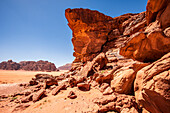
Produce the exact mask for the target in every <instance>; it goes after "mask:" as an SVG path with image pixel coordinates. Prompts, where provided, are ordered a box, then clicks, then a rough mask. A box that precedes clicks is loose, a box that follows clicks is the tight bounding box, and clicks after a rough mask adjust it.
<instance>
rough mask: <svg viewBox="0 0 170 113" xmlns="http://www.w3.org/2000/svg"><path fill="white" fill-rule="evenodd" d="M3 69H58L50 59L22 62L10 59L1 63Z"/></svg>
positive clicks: (0, 67) (0, 66)
mask: <svg viewBox="0 0 170 113" xmlns="http://www.w3.org/2000/svg"><path fill="white" fill-rule="evenodd" d="M0 69H3V70H26V71H57V70H58V69H57V68H56V67H55V64H54V63H51V62H48V61H42V60H40V61H37V62H35V61H21V62H20V63H16V62H13V61H12V60H8V61H7V62H1V63H0Z"/></svg>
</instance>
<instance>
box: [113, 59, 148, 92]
mask: <svg viewBox="0 0 170 113" xmlns="http://www.w3.org/2000/svg"><path fill="white" fill-rule="evenodd" d="M146 65H148V63H140V62H135V61H132V62H131V64H130V65H129V66H125V67H124V66H123V67H121V68H119V69H117V70H115V71H114V73H113V76H112V77H113V78H112V81H111V88H112V89H113V90H114V91H115V92H117V93H123V94H133V84H134V80H135V78H136V73H137V72H138V71H139V70H140V69H141V68H143V67H145V66H146Z"/></svg>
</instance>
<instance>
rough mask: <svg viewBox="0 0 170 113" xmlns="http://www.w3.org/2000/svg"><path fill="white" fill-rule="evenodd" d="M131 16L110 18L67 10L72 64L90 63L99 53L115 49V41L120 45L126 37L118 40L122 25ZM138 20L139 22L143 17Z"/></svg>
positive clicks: (82, 10)
mask: <svg viewBox="0 0 170 113" xmlns="http://www.w3.org/2000/svg"><path fill="white" fill-rule="evenodd" d="M133 15H134V14H126V15H122V16H120V17H116V18H112V17H109V16H106V15H104V14H102V13H100V12H98V11H92V10H89V9H82V8H81V9H67V10H66V11H65V16H66V18H67V20H68V22H69V23H68V25H69V27H70V28H71V30H72V31H73V38H72V42H73V46H74V51H75V52H74V54H73V55H74V56H75V57H76V59H75V61H74V62H86V61H91V60H92V59H93V58H94V57H95V56H97V55H98V54H99V53H100V52H102V51H105V52H106V51H107V50H108V49H109V48H112V47H115V45H116V44H115V42H118V41H115V40H116V39H118V40H119V41H120V40H121V41H120V43H121V42H122V41H124V40H125V39H126V36H123V37H121V38H120V39H119V37H120V35H122V33H123V30H124V28H123V27H122V23H123V22H124V21H125V20H128V19H129V18H130V17H132V16H133ZM142 15H143V14H142ZM136 18H138V17H136ZM139 18H141V19H139V21H141V20H142V19H143V18H144V15H143V16H141V17H139ZM136 23H138V22H136ZM136 23H135V24H136ZM127 25H128V24H127ZM124 27H125V26H124ZM112 42H113V43H112ZM119 46H121V45H120V44H119Z"/></svg>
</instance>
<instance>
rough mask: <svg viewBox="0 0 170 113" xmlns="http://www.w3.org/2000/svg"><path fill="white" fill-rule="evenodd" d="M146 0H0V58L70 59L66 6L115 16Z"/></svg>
mask: <svg viewBox="0 0 170 113" xmlns="http://www.w3.org/2000/svg"><path fill="white" fill-rule="evenodd" d="M146 4H147V0H128V1H127V0H0V62H2V61H6V60H8V59H12V60H13V61H16V62H19V61H23V60H26V61H30V60H33V61H37V60H48V61H50V62H53V63H55V64H56V66H57V67H58V66H60V65H63V64H65V63H69V62H72V61H73V60H74V57H73V46H72V43H71V38H72V32H71V30H70V28H69V27H68V26H67V20H66V18H65V16H64V13H65V9H67V8H89V9H92V10H98V11H99V12H101V13H104V14H105V15H108V16H111V17H116V16H119V15H122V14H126V13H139V12H143V11H145V10H146Z"/></svg>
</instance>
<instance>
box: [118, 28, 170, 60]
mask: <svg viewBox="0 0 170 113" xmlns="http://www.w3.org/2000/svg"><path fill="white" fill-rule="evenodd" d="M130 38H131V40H130V41H129V42H128V43H127V44H126V45H125V46H124V47H122V48H121V49H120V54H121V55H123V56H125V57H128V58H132V59H135V60H138V61H143V62H153V61H155V60H157V59H159V58H161V57H162V56H163V55H164V54H166V53H167V52H169V51H170V38H168V37H165V36H164V35H163V32H162V31H157V30H153V31H151V32H149V33H148V34H147V35H145V33H144V32H139V33H136V34H134V35H132V36H131V37H130Z"/></svg>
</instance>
